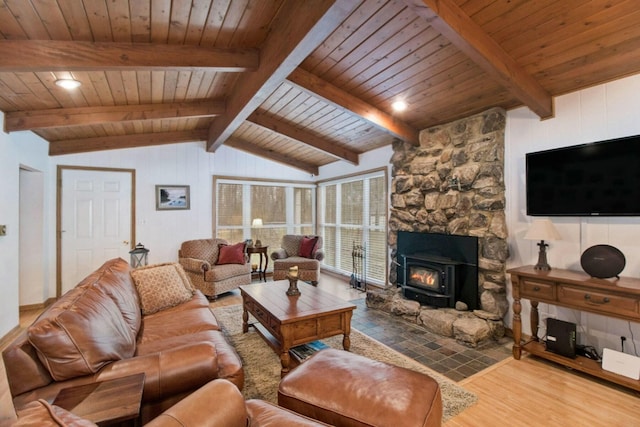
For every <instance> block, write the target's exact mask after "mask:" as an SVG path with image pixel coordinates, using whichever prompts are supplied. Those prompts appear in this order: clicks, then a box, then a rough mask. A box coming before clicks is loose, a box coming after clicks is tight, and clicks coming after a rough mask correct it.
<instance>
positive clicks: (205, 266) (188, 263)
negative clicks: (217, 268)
mask: <svg viewBox="0 0 640 427" xmlns="http://www.w3.org/2000/svg"><path fill="white" fill-rule="evenodd" d="M178 262H179V263H180V264H181V265H182V267H183V268H184V269H185V270H187V271H191V272H193V273H200V272H203V273H204V272H206V271H209V270H211V264H210V263H209V261H205V260H203V259H197V258H178Z"/></svg>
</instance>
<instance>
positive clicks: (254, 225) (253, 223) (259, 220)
mask: <svg viewBox="0 0 640 427" xmlns="http://www.w3.org/2000/svg"><path fill="white" fill-rule="evenodd" d="M251 228H262V218H254V219H253V221H251ZM261 246H262V242H261V241H260V239H256V247H258V248H259V247H261Z"/></svg>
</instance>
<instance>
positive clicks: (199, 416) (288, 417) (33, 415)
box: [13, 380, 327, 427]
mask: <svg viewBox="0 0 640 427" xmlns="http://www.w3.org/2000/svg"><path fill="white" fill-rule="evenodd" d="M212 401H215V402H219V403H220V404H215V403H214V404H212ZM27 426H29V427H30V426H38V427H46V426H63V427H64V426H68V427H71V426H73V427H93V426H95V424H93V423H92V422H90V421H87V420H84V419H82V418H80V417H77V416H75V415H74V414H72V413H70V412H68V411H66V410H64V409H62V408H59V407H57V406H55V405H49V404H47V402H43V401H36V402H32V403H31V404H29V405H28V407H27V408H26V409H25V410H24V411H23V413H22V414H21V416H20V418H19V419H18V421H17V422H16V423H15V424H13V427H27ZM174 426H175V427H183V426H194V427H195V426H198V427H247V426H251V427H322V426H327V424H323V423H321V422H318V421H315V420H312V419H310V418H307V417H304V416H302V415H298V414H296V413H294V412H291V411H288V410H286V409H284V408H280V407H278V406H275V405H272V404H271V403H268V402H264V401H261V400H248V401H246V402H245V400H244V398H243V397H242V395H241V394H240V391H239V390H238V388H237V387H235V386H234V385H233V384H231V383H230V382H229V381H226V380H214V381H211V382H209V383H208V384H206V385H204V386H203V387H201V388H200V389H198V390H197V391H195V392H194V393H192V394H191V395H190V396H188V397H186V398H185V399H183V400H181V401H180V402H178V403H177V404H175V405H174V406H172V407H171V408H169V409H167V410H166V411H164V412H163V413H162V414H161V415H159V416H158V417H157V418H155V419H153V420H152V421H151V422H150V423H148V424H146V427H174Z"/></svg>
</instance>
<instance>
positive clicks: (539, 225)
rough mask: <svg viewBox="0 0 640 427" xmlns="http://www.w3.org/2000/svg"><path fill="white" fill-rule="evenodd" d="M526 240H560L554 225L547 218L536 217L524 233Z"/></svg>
mask: <svg viewBox="0 0 640 427" xmlns="http://www.w3.org/2000/svg"><path fill="white" fill-rule="evenodd" d="M524 238H525V239H527V240H562V237H561V236H560V233H558V230H556V227H555V226H554V225H553V223H552V222H551V221H550V220H548V219H536V220H534V221H533V223H531V226H530V227H529V231H527V234H525V235H524Z"/></svg>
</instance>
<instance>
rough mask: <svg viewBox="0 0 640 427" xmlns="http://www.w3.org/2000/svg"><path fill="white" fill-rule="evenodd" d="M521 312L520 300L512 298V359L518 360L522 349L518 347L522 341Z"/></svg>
mask: <svg viewBox="0 0 640 427" xmlns="http://www.w3.org/2000/svg"><path fill="white" fill-rule="evenodd" d="M521 311H522V305H521V304H520V298H514V300H513V348H512V352H513V358H514V359H516V360H520V356H521V355H522V347H521V346H520V343H521V340H522V319H521V318H520V312H521Z"/></svg>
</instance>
